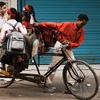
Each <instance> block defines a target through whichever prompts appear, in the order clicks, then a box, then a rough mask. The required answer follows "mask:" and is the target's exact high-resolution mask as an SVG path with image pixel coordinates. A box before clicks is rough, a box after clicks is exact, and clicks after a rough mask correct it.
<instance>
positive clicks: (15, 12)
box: [7, 8, 22, 22]
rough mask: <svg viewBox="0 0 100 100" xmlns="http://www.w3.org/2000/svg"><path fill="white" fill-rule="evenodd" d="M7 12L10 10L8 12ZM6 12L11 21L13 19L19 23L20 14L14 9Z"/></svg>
mask: <svg viewBox="0 0 100 100" xmlns="http://www.w3.org/2000/svg"><path fill="white" fill-rule="evenodd" d="M8 10H10V12H9V11H8ZM8 10H7V13H8V14H11V18H12V19H15V20H16V21H17V22H21V20H22V15H21V13H20V12H18V11H17V10H16V9H15V8H9V9H8ZM12 14H14V15H15V16H13V15H12Z"/></svg>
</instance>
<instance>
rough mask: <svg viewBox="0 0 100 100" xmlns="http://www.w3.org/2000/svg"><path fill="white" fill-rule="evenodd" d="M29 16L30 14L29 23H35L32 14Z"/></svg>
mask: <svg viewBox="0 0 100 100" xmlns="http://www.w3.org/2000/svg"><path fill="white" fill-rule="evenodd" d="M30 16H31V18H30V24H33V23H35V21H34V18H33V16H32V15H30Z"/></svg>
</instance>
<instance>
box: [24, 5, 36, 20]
mask: <svg viewBox="0 0 100 100" xmlns="http://www.w3.org/2000/svg"><path fill="white" fill-rule="evenodd" d="M26 6H28V8H29V10H28V9H27V8H26ZM26 6H25V10H28V11H29V12H30V14H33V18H34V20H35V22H37V20H36V16H35V11H34V8H33V7H32V6H31V5H26Z"/></svg>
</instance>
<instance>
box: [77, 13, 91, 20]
mask: <svg viewBox="0 0 100 100" xmlns="http://www.w3.org/2000/svg"><path fill="white" fill-rule="evenodd" d="M78 18H79V20H84V19H85V20H86V21H88V20H89V19H88V16H87V15H85V14H80V15H79V16H78Z"/></svg>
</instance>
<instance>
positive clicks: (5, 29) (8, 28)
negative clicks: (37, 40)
mask: <svg viewBox="0 0 100 100" xmlns="http://www.w3.org/2000/svg"><path fill="white" fill-rule="evenodd" d="M7 23H11V24H12V25H13V26H14V25H15V24H16V23H17V21H16V20H15V19H10V20H8V22H7ZM7 23H5V24H4V25H3V27H2V30H1V34H0V39H1V40H2V39H3V38H4V37H5V36H7V35H8V34H10V33H11V31H12V30H13V27H12V26H10V25H9V24H7ZM15 28H16V30H17V31H18V30H19V31H20V32H21V33H22V34H27V30H26V28H25V27H23V26H22V24H21V23H20V22H18V24H17V25H16V27H15Z"/></svg>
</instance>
